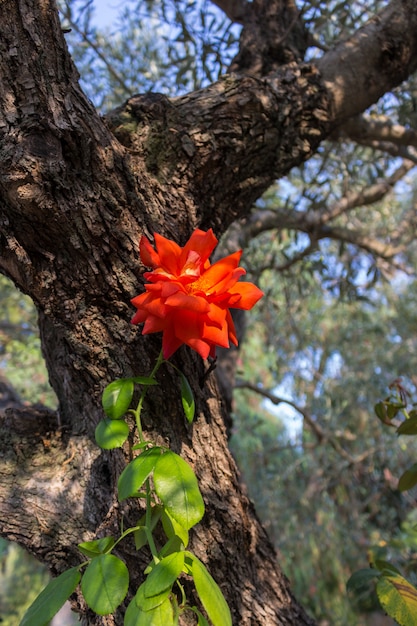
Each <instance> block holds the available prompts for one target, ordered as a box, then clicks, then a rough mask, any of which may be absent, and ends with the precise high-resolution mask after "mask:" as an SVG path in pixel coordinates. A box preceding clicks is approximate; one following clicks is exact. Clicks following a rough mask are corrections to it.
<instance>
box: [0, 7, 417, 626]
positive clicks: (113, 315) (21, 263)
mask: <svg viewBox="0 0 417 626" xmlns="http://www.w3.org/2000/svg"><path fill="white" fill-rule="evenodd" d="M257 4H259V3H257ZM283 4H284V5H286V4H287V3H283ZM290 4H291V3H290ZM392 6H393V7H394V8H393V10H394V9H395V11H397V13H398V14H401V15H402V14H403V13H402V11H405V10H406V9H407V8H408V9H409V10H410V19H409V22H408V23H407V33H406V35H407V36H405V35H404V33H403V39H404V41H408V42H409V45H408V48H407V50H408V57H407V55H406V52H405V51H404V49H403V48H401V50H399V48H400V46H397V47H396V48H393V47H391V48H390V62H392V65H393V66H395V64H398V63H403V65H404V67H403V70H404V71H403V72H402V74H401V76H398V75H394V72H393V71H387V72H386V80H385V82H384V83H383V84H384V89H385V90H387V89H389V88H392V87H393V86H394V85H395V84H397V82H398V81H399V80H401V79H403V78H405V76H406V75H407V73H408V72H409V71H411V70H412V69H414V68H415V64H416V55H415V46H416V39H417V28H416V27H415V26H416V24H415V21H416V19H417V18H416V13H417V12H416V10H415V9H414V8H413V3H412V2H410V1H408V2H406V1H404V2H394V3H393V4H392ZM287 8H288V7H287ZM395 11H394V13H395ZM397 13H395V15H397ZM386 15H387V14H386V13H384V14H383V16H382V17H381V20H380V24H383V25H384V28H385V30H384V31H381V32H383V33H384V37H385V40H384V41H388V40H389V36H390V33H389V32H388V31H387V29H388V22H387V18H386ZM390 15H392V13H391V14H390ZM384 16H385V17H384ZM0 18H1V19H0V137H1V139H0V198H1V204H0V223H1V231H0V245H1V256H0V267H1V271H2V272H4V273H6V274H7V275H8V276H10V277H11V278H12V279H13V280H14V282H15V283H16V284H17V285H18V286H19V288H20V289H22V290H23V291H24V292H26V293H28V294H29V295H30V296H31V297H32V298H33V300H34V302H35V304H36V306H37V307H38V310H39V325H40V332H41V338H42V346H43V351H44V355H45V360H46V363H47V366H48V370H49V375H50V380H51V384H52V386H53V388H54V389H55V391H56V394H57V397H58V400H59V409H58V411H57V413H56V414H51V413H49V412H45V411H43V410H40V409H36V410H35V409H33V410H31V409H30V408H26V409H25V410H24V411H23V413H22V411H19V410H18V409H9V410H8V412H7V413H6V415H5V416H3V417H2V419H1V438H0V458H1V461H0V475H1V480H0V502H1V505H0V532H1V534H2V535H3V536H5V537H8V538H9V539H12V540H15V541H17V542H19V543H20V544H22V545H23V546H24V547H26V548H27V549H28V550H30V551H31V552H32V553H34V554H35V555H36V556H37V558H39V559H40V560H42V561H43V562H45V563H46V564H47V565H48V567H49V568H50V569H51V571H52V572H53V573H59V572H61V571H63V570H64V569H66V568H67V567H69V566H72V565H76V564H77V563H79V558H80V555H79V554H78V551H77V549H76V548H75V546H76V544H77V543H78V542H80V541H86V540H89V539H92V538H94V537H101V536H103V535H107V534H111V533H117V530H118V528H119V527H120V522H121V520H122V519H123V520H124V522H125V526H126V523H128V522H129V520H131V521H132V520H133V522H134V520H136V519H137V518H138V515H140V511H138V509H137V506H136V505H134V504H131V503H130V502H128V503H127V504H124V503H123V504H122V505H121V504H119V503H118V502H117V500H116V490H115V486H116V481H117V478H118V475H119V474H120V471H121V470H122V469H123V467H124V464H125V462H126V458H127V455H128V449H127V448H126V449H125V448H124V449H123V450H118V451H112V452H101V451H100V450H99V449H98V447H97V446H96V444H95V443H94V429H95V426H96V424H97V422H98V421H99V420H100V419H101V417H102V410H101V404H100V396H101V392H102V390H103V388H104V386H105V385H106V384H107V383H108V382H109V381H111V380H113V379H114V378H117V377H120V376H130V375H146V374H148V373H149V372H150V370H151V368H152V366H153V364H154V362H155V359H156V357H157V355H158V353H159V349H160V338H159V337H158V336H150V337H142V336H141V334H140V330H139V329H138V328H136V327H133V326H132V325H131V324H130V322H129V320H130V318H131V316H132V313H133V311H132V308H131V306H130V304H129V302H130V299H131V298H132V297H133V296H134V295H136V294H137V293H139V292H140V291H141V289H142V284H143V278H142V272H143V269H144V268H143V267H142V266H141V264H140V261H139V258H138V239H139V236H140V234H142V233H145V234H146V235H148V236H149V237H151V236H152V234H153V233H154V232H159V233H161V234H163V235H165V236H168V237H170V238H173V239H175V240H177V241H178V242H179V243H180V244H183V243H184V242H185V240H186V239H187V238H188V236H189V235H190V233H191V232H192V230H193V229H194V228H196V227H201V228H204V229H206V228H209V227H212V228H214V230H215V232H216V234H217V235H221V234H222V233H223V232H224V231H225V229H226V227H227V226H228V225H229V224H230V223H232V222H233V221H234V220H235V219H237V218H239V217H243V216H245V215H247V214H248V212H249V210H250V208H251V206H252V204H253V202H254V201H255V200H256V199H257V198H258V197H259V196H260V195H261V194H262V192H263V191H264V190H265V189H267V188H268V186H270V185H271V183H272V182H273V181H274V180H275V179H276V178H277V177H279V176H282V175H284V174H286V173H287V172H288V171H290V169H291V168H293V167H294V166H296V165H299V164H301V163H302V162H303V161H305V160H306V159H308V158H309V156H311V155H312V154H313V153H314V151H315V150H316V149H317V147H318V146H319V144H320V142H321V141H322V140H323V139H324V138H325V137H326V136H327V135H328V134H329V133H330V132H331V131H332V130H334V128H335V127H336V126H337V125H338V124H339V123H340V121H341V120H343V119H344V118H346V116H349V115H354V114H357V113H359V112H361V111H362V110H363V109H364V108H365V107H366V106H368V105H369V104H370V103H371V102H373V101H374V100H373V98H374V99H376V98H377V97H379V95H381V94H380V90H378V89H376V90H373V91H372V92H371V94H369V92H367V93H366V94H365V93H362V97H361V98H359V99H358V104H355V103H354V102H352V100H351V98H348V96H347V95H346V94H344V95H343V81H342V82H341V77H343V76H344V74H343V66H341V65H340V63H339V66H338V67H339V69H338V70H337V73H335V70H334V67H335V64H336V63H337V61H338V60H339V61H340V58H339V57H338V52H337V48H336V50H335V51H332V53H331V54H332V55H333V56H332V57H331V60H330V61H329V62H326V61H325V59H326V57H324V58H323V60H322V61H321V63H320V64H319V65H320V68H321V71H322V74H320V72H319V71H318V69H317V67H315V66H314V65H312V64H305V63H302V62H301V61H295V60H294V59H292V60H291V62H290V63H288V64H286V65H282V66H281V67H278V68H276V69H275V70H274V71H273V72H271V73H269V74H268V75H261V74H259V72H258V73H256V72H255V74H254V75H249V74H247V73H246V72H245V71H242V72H236V73H233V74H231V75H228V76H225V77H224V78H222V79H221V80H220V81H218V82H217V83H215V84H213V85H211V86H209V87H208V88H206V89H202V90H200V91H197V92H195V93H192V94H189V95H187V96H184V97H181V98H175V99H170V100H169V99H167V98H165V97H164V96H160V95H153V96H137V97H134V98H131V99H130V100H129V101H128V102H127V103H126V104H125V105H124V106H123V107H120V108H119V109H117V110H116V111H114V112H112V114H111V115H109V116H108V117H107V119H106V120H103V119H101V118H100V117H99V116H98V114H97V112H96V111H95V110H94V109H93V107H92V105H91V104H90V103H89V101H88V100H87V99H86V97H85V96H84V94H83V93H82V92H81V90H80V87H79V85H78V76H77V72H76V69H75V68H74V66H73V64H72V61H71V59H70V56H69V54H68V51H67V49H66V45H65V41H64V36H63V33H62V31H61V28H60V24H59V20H58V14H57V10H56V7H55V4H54V2H53V0H3V2H2V3H1V4H0ZM384 20H385V21H384ZM396 24H398V22H397V21H396ZM372 28H373V29H374V30H372V29H371V30H370V31H369V37H373V38H374V44H375V45H380V44H381V36H382V35H381V32H379V31H378V33H377V34H375V28H376V26H374V27H372ZM352 42H353V43H352V46H351V47H355V46H356V45H357V46H360V45H361V42H362V39H359V42H358V43H357V44H356V40H355V39H353V40H352ZM291 45H292V47H294V45H293V43H292V44H291ZM353 52H354V51H352V50H351V49H350V48H349V46H347V44H346V45H345V46H344V47H343V46H342V49H341V51H340V53H339V54H340V57H343V58H344V59H346V55H348V54H350V53H352V54H353ZM268 54H269V53H268ZM396 54H397V55H398V56H397V57H395V55H396ZM326 56H327V55H326ZM283 58H284V59H285V60H286V58H287V57H285V55H284V57H283ZM256 67H258V66H256ZM340 68H341V69H340ZM237 69H239V68H237ZM371 70H373V71H374V70H375V68H369V71H371ZM257 71H258V70H257ZM259 71H263V70H259ZM357 71H358V72H359V68H358V70H357ZM348 73H349V72H348ZM323 77H324V78H323ZM359 84H360V85H361V86H362V88H363V89H364V90H365V83H364V81H362V82H361V81H359ZM346 85H349V83H348V81H347V82H346ZM340 94H342V96H341V95H340ZM378 94H379V95H378ZM347 102H348V104H346V103H347ZM174 363H176V364H177V365H178V367H180V368H181V370H182V371H184V373H185V374H186V375H187V377H188V378H189V380H190V382H191V385H192V387H193V390H194V393H195V396H196V403H197V419H196V421H195V423H194V424H193V425H192V426H187V425H186V424H185V422H184V419H183V416H182V410H181V405H180V399H179V393H178V385H179V383H178V379H177V375H176V374H175V371H174V370H173V369H172V368H171V369H168V368H163V369H161V370H160V372H159V374H158V381H159V383H160V384H159V386H158V387H155V388H153V389H152V393H149V394H148V396H147V404H146V407H145V414H144V427H145V430H146V433H147V436H148V437H149V438H150V439H152V440H154V441H156V442H160V443H164V444H169V446H170V447H171V448H172V449H173V450H174V451H175V452H178V453H180V454H181V455H182V456H183V457H184V458H185V459H186V460H187V461H188V462H189V463H190V464H191V465H192V466H193V467H194V469H195V471H196V474H197V477H198V479H199V484H200V488H201V490H202V493H203V497H204V500H205V503H206V515H205V517H204V518H203V520H202V522H201V523H200V524H199V525H198V527H197V528H196V531H195V533H194V534H193V539H192V549H193V550H194V551H195V552H196V554H197V555H198V556H199V557H200V558H201V559H202V560H203V561H204V562H205V563H206V564H207V566H208V568H209V570H210V572H211V573H212V575H213V577H214V578H215V580H216V581H217V582H218V583H219V584H220V587H221V588H222V590H223V592H224V594H225V596H226V598H227V601H228V602H229V605H230V607H231V611H232V615H233V623H234V624H236V625H237V624H239V626H249V625H252V626H253V625H256V624H259V625H262V626H264V625H265V624H268V625H271V626H272V625H273V624H280V625H281V624H282V625H284V624H285V625H294V626H295V625H297V626H302V625H303V624H304V625H308V624H313V620H311V619H310V618H309V617H308V616H307V615H306V614H305V612H304V610H303V609H302V608H301V607H300V606H299V605H298V604H297V602H296V601H295V599H294V598H293V596H292V594H291V591H290V589H289V585H288V581H287V580H286V578H285V577H284V576H283V574H282V573H281V571H280V569H279V566H278V564H277V560H276V555H275V552H274V550H273V548H272V545H271V543H270V542H269V540H268V538H267V536H266V533H265V532H264V530H263V529H262V527H261V526H260V524H259V522H258V520H257V518H256V514H255V512H254V510H253V507H252V505H251V503H250V502H249V500H248V498H247V497H246V495H245V494H244V491H243V489H242V486H241V485H240V483H239V476H238V472H237V469H236V467H235V464H234V461H233V459H232V457H231V455H230V453H229V451H228V449H227V437H226V431H225V426H224V423H225V414H224V405H223V403H222V398H221V397H220V396H219V393H218V389H217V386H216V383H215V379H214V377H213V375H210V376H209V377H208V379H207V381H206V382H205V383H204V384H203V385H202V386H201V384H200V383H201V381H202V379H203V378H204V373H205V371H206V369H207V364H205V363H203V361H202V360H201V359H200V357H199V356H198V355H196V354H194V353H191V351H189V350H188V349H185V348H181V349H180V350H179V351H178V353H177V354H176V355H175V356H174ZM36 411H37V412H36ZM119 554H120V556H121V557H122V558H123V559H124V560H125V561H126V562H127V563H128V564H129V565H133V564H135V567H134V568H133V569H134V571H135V575H134V576H133V580H132V585H131V589H130V594H132V593H134V592H135V589H136V588H137V585H138V584H139V582H140V579H141V572H142V571H143V567H142V566H144V565H145V563H146V554H145V555H139V557H138V556H137V554H136V553H135V552H134V548H133V546H132V545H131V544H130V543H129V541H125V542H124V543H123V544H121V547H120V552H119ZM74 602H75V603H76V604H77V605H78V608H79V610H80V611H82V612H83V615H84V619H85V621H86V623H88V624H106V625H112V624H120V623H121V619H122V618H121V613H122V612H123V607H122V608H121V613H118V614H117V615H116V616H110V617H106V618H101V617H98V616H93V615H92V614H91V613H90V612H89V611H88V610H87V609H86V608H85V606H84V605H83V604H82V601H81V600H80V599H79V598H78V597H77V598H75V600H74Z"/></svg>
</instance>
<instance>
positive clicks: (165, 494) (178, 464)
mask: <svg viewBox="0 0 417 626" xmlns="http://www.w3.org/2000/svg"><path fill="white" fill-rule="evenodd" d="M153 481H154V485H155V492H156V494H157V495H158V497H159V498H160V500H161V502H162V503H163V505H164V508H165V510H166V511H167V512H168V514H169V515H170V516H171V517H172V518H173V519H174V520H175V521H176V522H178V523H179V524H180V525H181V526H182V527H183V528H185V529H186V530H189V529H190V528H192V527H193V526H195V524H197V523H198V522H199V521H200V520H201V518H202V517H203V515H204V502H203V498H202V497H201V493H200V490H199V488H198V483H197V479H196V477H195V474H194V472H193V471H192V469H191V468H190V466H189V465H188V464H187V463H186V462H185V461H184V460H183V459H182V458H181V457H180V456H178V454H175V453H174V452H171V451H170V450H167V451H166V452H165V453H164V454H163V455H162V456H161V457H159V459H158V460H157V463H156V467H155V471H154V474H153Z"/></svg>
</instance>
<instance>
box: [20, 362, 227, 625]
mask: <svg viewBox="0 0 417 626" xmlns="http://www.w3.org/2000/svg"><path fill="white" fill-rule="evenodd" d="M163 363H164V360H163V358H162V353H161V355H160V356H159V358H158V359H157V362H156V364H155V366H154V369H153V371H152V374H151V376H150V377H136V378H128V379H119V380H116V381H113V382H112V383H110V384H109V385H107V386H106V388H105V389H104V391H103V394H102V406H103V410H104V412H105V413H106V415H107V417H108V418H110V419H107V418H106V419H104V420H101V422H100V423H99V424H98V426H97V428H96V439H97V442H98V443H99V445H101V447H102V448H104V449H109V448H113V447H118V446H119V445H122V444H123V443H124V442H125V440H126V439H127V435H128V434H129V425H128V423H127V422H126V421H125V419H123V418H128V417H129V416H133V417H134V419H135V424H136V426H137V430H138V433H137V434H138V437H139V443H138V444H136V445H135V446H132V450H131V451H132V452H133V449H134V450H135V451H139V454H138V455H137V456H136V457H134V458H133V460H132V461H130V463H128V465H127V466H126V467H125V469H124V470H123V471H122V473H121V475H120V477H119V481H118V496H119V500H124V499H126V498H130V497H136V498H143V499H144V500H145V502H146V505H145V506H146V509H145V515H143V516H142V517H141V519H139V521H138V523H137V525H136V526H134V527H131V528H128V529H126V530H124V531H123V532H121V534H120V537H119V538H118V539H117V540H115V539H114V537H111V536H109V537H102V538H101V539H94V540H92V541H88V542H83V543H80V544H79V546H78V548H79V550H80V552H81V553H82V554H83V555H84V556H86V557H87V559H88V561H87V562H85V563H81V564H80V565H79V566H78V567H76V568H72V569H70V570H68V571H66V572H64V573H63V574H61V575H60V576H59V577H58V578H56V579H54V580H53V581H51V582H50V583H49V584H48V585H47V587H46V588H45V589H44V590H43V592H42V593H41V594H40V595H39V596H38V597H37V598H36V600H35V601H34V602H33V603H32V604H31V606H30V607H29V609H28V611H27V613H26V616H25V618H24V620H23V622H22V624H32V623H35V622H36V623H37V624H39V626H42V625H43V624H45V625H46V624H47V622H48V621H49V620H50V619H51V618H52V617H53V616H54V615H55V613H56V612H57V611H58V610H59V609H60V608H61V606H62V605H63V604H64V603H65V601H66V600H67V599H68V598H69V596H70V595H71V594H72V592H73V591H74V590H75V588H76V586H77V585H78V583H79V582H81V591H82V594H83V596H84V599H85V601H86V603H87V605H88V606H89V607H90V609H92V610H93V611H94V612H95V613H97V614H98V615H108V614H111V613H114V612H115V611H116V609H117V608H118V607H119V606H120V604H121V603H122V602H123V601H124V599H125V597H126V595H127V592H128V588H129V579H130V575H129V571H128V569H127V567H126V565H125V563H124V562H123V561H122V560H121V559H119V558H118V557H117V556H115V555H113V554H112V551H113V550H114V549H115V548H116V546H117V544H118V543H119V542H120V541H122V540H123V539H125V538H126V537H127V536H128V535H130V534H133V535H134V540H135V547H136V550H140V549H142V548H143V547H144V546H145V545H148V546H149V548H150V551H151V554H152V560H151V562H150V563H149V565H148V567H147V568H146V570H145V575H146V579H145V582H144V583H143V584H142V585H141V586H140V587H139V589H138V590H137V593H136V596H135V598H134V599H133V600H132V601H131V602H130V604H129V606H128V608H127V610H126V614H125V618H124V624H125V626H126V625H127V626H129V625H130V626H137V625H143V626H157V625H158V624H159V625H161V626H162V625H163V626H169V624H173V625H174V624H176V623H178V619H177V618H178V616H179V615H180V614H181V613H182V612H184V611H186V610H191V611H194V612H197V614H198V617H199V623H200V624H206V623H207V621H206V619H205V618H204V616H203V615H202V614H201V613H199V611H198V609H196V607H191V606H188V605H187V602H186V598H185V594H184V590H183V587H182V585H181V583H180V581H179V578H180V577H181V576H182V574H184V573H186V574H188V575H189V576H191V577H193V578H194V582H195V586H196V590H197V593H198V594H199V596H200V599H201V602H202V604H203V606H204V608H205V610H206V611H207V614H208V616H209V618H210V620H211V623H212V625H213V626H228V625H229V624H230V625H231V620H230V611H229V608H228V606H227V603H226V601H225V599H224V597H223V595H222V593H221V591H220V589H219V587H218V585H217V584H216V583H215V581H214V580H213V578H212V577H211V576H210V574H209V573H208V571H207V570H206V568H205V566H204V565H203V564H202V563H201V562H200V561H199V560H198V559H197V558H196V557H195V556H194V555H193V554H192V553H191V552H188V551H187V552H186V551H185V549H186V547H187V545H188V531H189V530H190V529H191V528H192V527H193V526H195V525H196V524H197V523H198V522H199V521H200V520H201V518H202V517H203V515H204V501H203V498H202V496H201V493H200V490H199V487H198V482H197V479H196V476H195V474H194V472H193V470H192V469H191V467H190V466H189V465H188V464H187V463H186V462H185V461H184V460H183V459H182V458H181V457H180V456H179V455H178V454H175V453H174V452H172V451H171V450H169V449H166V448H162V447H159V446H154V445H153V444H152V443H151V442H147V441H145V440H144V439H143V434H142V427H141V424H140V415H141V410H142V406H143V401H144V398H145V395H146V393H147V390H148V387H150V386H152V385H155V384H156V381H155V378H154V376H155V375H156V373H157V371H158V370H159V368H160V367H161V365H162V364H163ZM175 369H176V370H177V368H176V367H175ZM180 378H181V382H182V385H181V397H182V400H183V405H184V396H186V407H187V408H188V410H186V411H185V414H186V418H187V419H188V421H192V418H193V416H194V408H193V411H192V414H191V412H190V410H189V407H190V406H192V405H194V399H193V394H192V390H191V387H190V385H189V384H188V381H187V385H186V386H185V388H184V380H186V379H185V377H184V376H183V375H182V374H181V372H180ZM135 384H136V385H138V384H139V385H141V386H142V387H143V389H142V393H141V396H140V399H139V402H138V405H137V407H136V409H133V408H132V409H131V408H129V407H130V404H131V402H132V399H133V395H134V389H135ZM186 407H185V406H184V409H186ZM120 427H122V428H120ZM150 478H152V484H151V480H150ZM152 485H153V487H152ZM142 488H143V490H142V491H140V490H141V489H142ZM159 523H161V527H162V529H163V531H164V532H165V534H166V538H167V541H166V543H165V545H163V546H162V548H161V549H160V550H159V551H158V550H157V548H156V545H155V541H154V538H153V533H154V531H155V529H156V527H157V526H158V525H159ZM174 584H175V585H177V587H178V589H179V592H180V593H181V595H182V598H183V600H182V602H181V604H178V601H177V598H176V595H175V594H174V593H173V592H172V587H173V586H174Z"/></svg>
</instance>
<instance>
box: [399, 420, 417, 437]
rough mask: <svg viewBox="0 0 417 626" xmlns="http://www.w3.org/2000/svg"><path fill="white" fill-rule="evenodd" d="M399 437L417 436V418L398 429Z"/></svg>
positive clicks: (402, 424) (407, 421)
mask: <svg viewBox="0 0 417 626" xmlns="http://www.w3.org/2000/svg"><path fill="white" fill-rule="evenodd" d="M397 434H398V435H417V417H410V418H409V419H408V420H405V421H404V422H402V423H401V424H400V425H399V426H398V428H397Z"/></svg>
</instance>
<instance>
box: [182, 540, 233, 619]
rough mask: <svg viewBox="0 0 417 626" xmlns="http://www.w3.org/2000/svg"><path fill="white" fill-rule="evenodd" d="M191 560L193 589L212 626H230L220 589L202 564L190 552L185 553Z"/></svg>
mask: <svg viewBox="0 0 417 626" xmlns="http://www.w3.org/2000/svg"><path fill="white" fill-rule="evenodd" d="M186 555H187V557H188V558H190V559H191V560H192V576H193V579H194V584H195V588H196V590H197V593H198V595H199V597H200V600H201V603H202V605H203V606H204V608H205V610H206V612H207V615H208V617H209V619H210V621H211V622H212V624H213V626H232V616H231V614H230V609H229V607H228V605H227V602H226V600H225V599H224V596H223V594H222V592H221V590H220V587H219V586H218V584H217V583H216V581H215V580H214V579H213V577H212V576H211V574H209V572H208V571H207V568H206V566H205V565H203V563H202V562H201V561H200V560H199V559H198V558H197V557H196V556H195V555H194V554H192V553H191V552H186Z"/></svg>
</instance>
